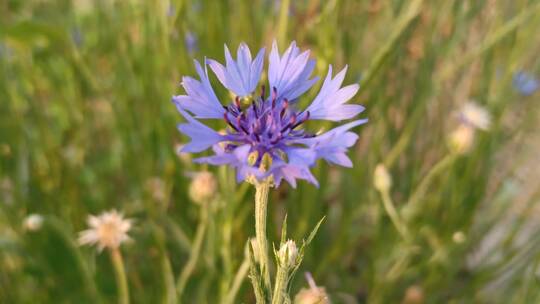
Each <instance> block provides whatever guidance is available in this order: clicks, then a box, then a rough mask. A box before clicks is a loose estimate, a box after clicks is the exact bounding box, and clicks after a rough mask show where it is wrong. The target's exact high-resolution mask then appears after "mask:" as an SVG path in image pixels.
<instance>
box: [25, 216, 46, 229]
mask: <svg viewBox="0 0 540 304" xmlns="http://www.w3.org/2000/svg"><path fill="white" fill-rule="evenodd" d="M42 226H43V216H41V215H39V214H30V215H28V216H27V217H26V218H24V221H23V228H24V229H25V230H28V231H38V230H39V229H41V227H42Z"/></svg>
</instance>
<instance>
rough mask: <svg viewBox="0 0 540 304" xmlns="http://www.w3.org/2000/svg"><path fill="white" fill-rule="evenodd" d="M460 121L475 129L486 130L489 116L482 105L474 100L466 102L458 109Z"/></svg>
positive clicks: (489, 122) (489, 123)
mask: <svg viewBox="0 0 540 304" xmlns="http://www.w3.org/2000/svg"><path fill="white" fill-rule="evenodd" d="M460 117H461V119H462V122H463V123H464V124H466V125H469V126H471V127H473V128H475V129H480V130H484V131H485V130H487V129H489V126H490V125H491V116H490V115H489V112H488V111H487V110H486V109H484V108H483V107H481V106H479V105H478V104H476V103H474V102H467V103H465V105H463V107H462V108H461V111H460Z"/></svg>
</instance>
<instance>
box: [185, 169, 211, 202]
mask: <svg viewBox="0 0 540 304" xmlns="http://www.w3.org/2000/svg"><path fill="white" fill-rule="evenodd" d="M217 187H218V185H217V181H216V178H215V177H214V175H213V174H212V173H210V172H207V171H205V172H200V173H197V174H196V175H195V177H194V178H193V180H192V181H191V184H190V185H189V197H190V198H191V200H192V201H193V202H194V203H196V204H206V203H207V202H208V201H210V200H211V199H212V198H214V197H215V195H216V191H217Z"/></svg>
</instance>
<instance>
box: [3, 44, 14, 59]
mask: <svg viewBox="0 0 540 304" xmlns="http://www.w3.org/2000/svg"><path fill="white" fill-rule="evenodd" d="M12 55H13V51H12V49H11V48H10V47H9V46H8V45H7V44H5V43H3V42H2V41H0V59H2V58H5V59H7V60H9V59H10V58H11V56H12Z"/></svg>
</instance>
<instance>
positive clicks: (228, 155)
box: [172, 41, 367, 187]
mask: <svg viewBox="0 0 540 304" xmlns="http://www.w3.org/2000/svg"><path fill="white" fill-rule="evenodd" d="M264 53H265V49H264V48H263V49H261V50H260V51H259V53H258V54H257V56H256V57H255V59H252V56H251V52H250V50H249V48H248V47H247V46H246V45H245V44H241V45H240V47H239V48H238V51H237V58H236V60H234V59H233V58H232V56H231V54H230V52H229V50H228V48H227V47H225V61H226V65H225V66H223V65H222V64H220V63H218V62H217V61H215V60H206V59H205V61H204V66H201V64H200V63H199V62H198V61H196V60H195V68H196V70H197V74H198V75H199V79H200V80H197V79H194V78H191V77H183V79H182V86H183V87H184V89H185V91H186V95H178V96H174V97H173V99H172V100H173V102H174V103H175V104H176V106H177V108H178V110H179V112H180V113H181V114H182V116H184V118H185V119H186V120H187V122H186V123H183V124H180V125H179V126H178V128H179V130H180V132H182V133H184V134H185V135H187V136H189V137H190V138H191V141H190V142H189V143H188V144H186V145H185V146H184V148H183V152H192V153H194V152H202V151H204V150H206V149H208V148H210V147H212V148H213V151H214V153H215V154H214V155H212V156H208V157H201V158H197V159H195V160H194V161H195V162H198V163H208V164H212V165H229V166H231V167H234V168H235V169H236V173H237V180H238V181H243V180H248V181H253V179H256V180H257V181H262V180H265V179H266V178H269V177H271V178H273V182H274V183H275V184H276V185H279V183H280V182H281V181H282V180H283V179H285V180H286V181H287V182H289V183H290V184H291V185H292V186H293V187H296V179H304V180H307V181H309V182H311V183H313V184H315V185H318V183H317V180H316V179H315V177H314V176H313V175H312V174H311V172H310V168H311V167H312V166H314V165H315V163H316V161H317V160H318V159H321V158H322V159H325V160H326V161H327V162H329V163H333V164H337V165H341V166H344V167H352V162H351V160H350V159H349V157H348V156H347V154H346V152H347V150H348V148H350V147H351V146H353V145H354V143H355V142H356V140H357V139H358V135H356V134H355V133H353V132H351V131H350V129H351V128H353V127H356V126H358V125H361V124H363V123H366V122H367V119H360V120H354V121H351V122H349V123H346V124H344V125H341V126H339V127H337V128H334V129H332V130H330V131H328V132H326V133H322V134H314V133H311V132H309V131H308V130H305V129H304V128H303V125H304V123H305V122H306V121H308V120H330V121H342V120H347V119H351V118H353V117H355V116H356V115H357V114H359V113H361V112H362V111H363V110H364V107H363V106H361V105H356V104H345V103H346V102H347V101H349V100H350V99H351V98H352V97H353V96H354V95H355V94H356V92H357V91H358V88H359V87H358V85H357V84H352V85H348V86H345V87H341V84H342V82H343V80H344V78H345V73H346V71H347V68H346V67H345V68H344V69H343V70H342V71H340V72H339V73H337V75H335V76H333V73H332V66H329V68H328V74H327V76H326V79H325V80H324V82H323V84H322V87H321V90H320V92H319V94H318V95H317V96H316V97H315V99H314V100H313V101H312V103H311V105H309V106H308V107H307V108H306V109H305V110H303V111H302V110H299V109H298V105H297V99H298V97H299V96H300V95H302V94H303V93H305V92H306V91H307V90H309V89H310V88H311V87H312V86H313V85H314V84H315V82H316V81H317V78H316V77H315V78H311V74H312V72H313V70H314V68H315V61H314V60H312V59H310V58H309V51H304V52H300V49H299V48H298V47H297V46H296V44H295V43H294V42H293V43H292V44H291V45H290V46H289V48H288V49H287V50H286V51H285V52H284V53H283V54H282V55H281V56H280V54H279V52H278V48H277V44H276V42H275V41H274V43H273V45H272V50H271V52H270V55H269V66H268V82H269V87H270V90H268V91H269V92H267V91H266V90H265V86H262V87H261V91H260V93H259V94H257V96H255V95H256V93H255V91H256V89H257V84H258V83H259V80H260V77H261V74H262V70H263V65H264V62H263V61H264ZM207 66H210V68H211V69H212V71H214V73H215V74H216V76H217V78H218V79H219V81H220V82H221V83H222V84H223V85H224V86H225V87H226V88H227V89H229V90H230V91H231V92H232V93H233V94H234V95H235V96H236V97H235V98H234V99H233V100H232V101H231V102H229V104H228V105H222V104H221V103H220V101H219V99H218V98H217V96H216V94H215V93H214V90H213V88H212V86H211V84H210V80H209V78H208V72H207V68H206V67H207ZM198 119H221V120H223V121H224V122H225V123H226V124H227V125H228V128H227V130H226V131H225V132H221V133H218V132H216V131H215V130H213V129H211V128H209V127H208V126H206V125H204V124H203V123H201V122H200V121H199V120H198Z"/></svg>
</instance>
